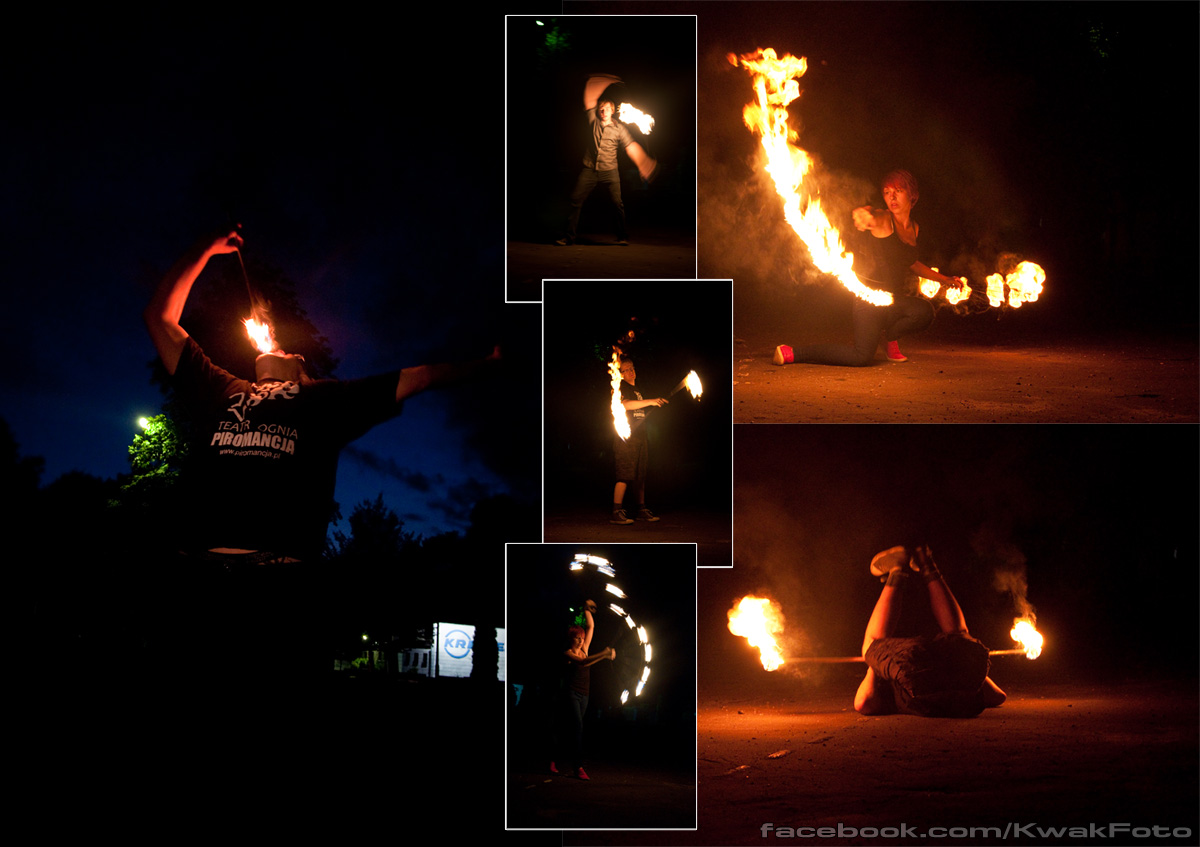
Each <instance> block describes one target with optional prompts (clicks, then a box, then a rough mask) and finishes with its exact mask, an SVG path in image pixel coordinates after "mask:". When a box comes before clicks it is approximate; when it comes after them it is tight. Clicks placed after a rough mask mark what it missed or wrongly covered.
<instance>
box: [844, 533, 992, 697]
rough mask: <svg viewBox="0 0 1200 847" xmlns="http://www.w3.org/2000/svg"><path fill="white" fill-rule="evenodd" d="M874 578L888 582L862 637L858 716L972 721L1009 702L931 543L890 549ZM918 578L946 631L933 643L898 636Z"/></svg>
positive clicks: (880, 557) (877, 561)
mask: <svg viewBox="0 0 1200 847" xmlns="http://www.w3.org/2000/svg"><path fill="white" fill-rule="evenodd" d="M871 573H872V574H874V575H875V576H879V577H882V578H884V579H885V584H884V587H883V591H882V593H881V594H880V595H879V600H878V601H877V602H876V603H875V609H874V611H873V612H872V613H871V618H870V620H869V621H868V622H867V631H866V635H865V637H864V638H863V647H862V655H863V658H864V659H865V660H866V662H867V675H866V677H864V678H863V681H862V683H861V684H860V685H859V686H858V692H857V694H855V697H854V708H855V709H856V710H857V711H858V712H861V713H862V714H864V715H886V714H892V713H895V712H901V713H904V714H910V715H921V716H924V717H974V716H975V715H978V714H979V713H980V712H982V711H983V710H984V709H985V708H989V707H992V706H999V705H1000V704H1001V703H1003V702H1004V701H1005V699H1006V695H1005V693H1004V692H1003V691H1001V690H1000V687H999V686H997V685H996V683H994V682H992V680H991V677H989V676H988V668H989V664H990V663H989V659H988V649H987V647H985V646H984V645H983V644H981V643H980V642H979V640H978V639H976V638H973V637H972V636H971V635H970V633H969V632H968V631H967V622H966V619H965V618H964V617H963V612H962V609H961V608H960V607H959V605H958V601H957V600H955V599H954V595H953V594H952V593H951V592H950V587H949V586H948V585H946V581H945V580H944V579H942V574H941V571H940V570H939V569H938V566H937V564H936V563H935V562H934V561H933V554H932V553H931V552H930V550H929V547H928V546H922V547H917V548H916V549H915V550H913V551H911V553H910V551H909V550H908V549H906V548H904V547H892V548H891V549H888V550H884V551H883V552H881V553H879V554H877V555H876V556H875V558H874V559H872V560H871ZM914 580H920V581H921V582H923V583H924V585H925V587H926V590H927V592H928V594H929V604H930V607H931V609H932V610H933V616H934V619H935V620H936V621H937V624H938V628H939V629H940V630H941V632H940V634H939V635H937V636H935V637H933V638H900V637H897V634H896V631H895V630H896V624H897V621H898V619H899V617H900V606H901V602H902V598H903V592H904V590H905V587H906V586H907V585H909V584H910V583H911V581H914Z"/></svg>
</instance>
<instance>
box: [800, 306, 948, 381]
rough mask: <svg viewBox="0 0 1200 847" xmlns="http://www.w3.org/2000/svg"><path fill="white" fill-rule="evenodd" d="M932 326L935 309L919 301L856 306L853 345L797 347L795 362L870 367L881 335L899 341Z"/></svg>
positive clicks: (889, 339)
mask: <svg viewBox="0 0 1200 847" xmlns="http://www.w3.org/2000/svg"><path fill="white" fill-rule="evenodd" d="M931 323H933V305H932V304H930V302H929V301H928V300H920V299H917V298H916V297H896V298H895V299H894V300H893V301H892V305H890V306H872V305H871V304H870V303H867V302H866V301H864V300H857V301H855V303H854V344H853V345H849V344H809V345H807V346H805V347H796V348H795V349H794V350H793V351H792V358H793V360H794V361H796V362H807V363H808V364H812V365H844V366H846V367H855V368H861V367H863V366H865V365H869V364H871V361H872V360H873V359H874V358H875V349H876V348H877V347H878V346H879V333H881V332H882V333H883V334H884V338H886V339H887V340H888V341H896V340H898V339H900V338H903V337H904V336H906V335H911V334H913V333H914V332H920V331H921V330H923V329H926V328H928V327H929V325H930V324H931Z"/></svg>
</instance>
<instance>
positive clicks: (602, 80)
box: [583, 74, 621, 111]
mask: <svg viewBox="0 0 1200 847" xmlns="http://www.w3.org/2000/svg"><path fill="white" fill-rule="evenodd" d="M620 81H621V78H620V77H619V76H613V75H612V74H592V75H591V76H589V77H588V78H587V82H586V83H584V85H583V108H584V109H585V110H587V111H591V110H592V109H594V108H596V104H597V103H598V102H599V101H600V95H601V94H603V93H604V89H606V88H608V87H609V86H610V85H615V84H616V83H619V82H620Z"/></svg>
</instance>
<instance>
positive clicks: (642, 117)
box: [617, 103, 654, 135]
mask: <svg viewBox="0 0 1200 847" xmlns="http://www.w3.org/2000/svg"><path fill="white" fill-rule="evenodd" d="M617 120H619V121H621V122H622V123H627V124H633V125H634V126H636V127H637V128H638V129H640V130H641V131H642V134H643V135H649V134H650V130H652V129H654V118H652V117H650V116H649V115H647V114H646V113H645V112H643V111H642V110H640V109H637V108H635V107H634V106H632V105H630V104H629V103H622V104H621V108H619V109H617Z"/></svg>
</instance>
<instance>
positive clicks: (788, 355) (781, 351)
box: [771, 344, 793, 365]
mask: <svg viewBox="0 0 1200 847" xmlns="http://www.w3.org/2000/svg"><path fill="white" fill-rule="evenodd" d="M771 361H773V362H774V363H775V364H777V365H790V364H792V361H793V360H792V348H791V347H788V346H787V345H786V344H780V345H779V346H778V347H776V348H775V357H774V358H773V359H772V360H771Z"/></svg>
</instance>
